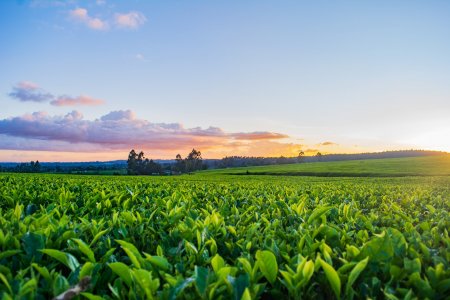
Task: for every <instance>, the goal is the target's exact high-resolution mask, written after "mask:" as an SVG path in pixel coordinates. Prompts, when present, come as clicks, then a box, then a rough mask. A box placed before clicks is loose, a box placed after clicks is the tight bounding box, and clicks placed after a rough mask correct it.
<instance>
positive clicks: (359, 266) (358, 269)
mask: <svg viewBox="0 0 450 300" xmlns="http://www.w3.org/2000/svg"><path fill="white" fill-rule="evenodd" d="M368 262H369V257H366V258H365V259H363V260H361V261H360V262H358V263H357V264H356V266H355V267H354V268H353V270H352V271H351V272H350V275H349V276H348V281H347V285H346V287H345V293H346V294H348V293H349V292H350V289H351V288H352V285H353V283H354V282H355V281H356V279H357V278H358V276H359V274H361V272H362V271H363V270H364V269H365V268H366V266H367V263H368Z"/></svg>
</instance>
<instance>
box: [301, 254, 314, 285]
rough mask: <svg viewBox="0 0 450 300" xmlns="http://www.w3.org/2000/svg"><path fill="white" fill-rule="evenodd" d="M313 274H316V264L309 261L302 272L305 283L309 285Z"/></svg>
mask: <svg viewBox="0 0 450 300" xmlns="http://www.w3.org/2000/svg"><path fill="white" fill-rule="evenodd" d="M313 273H314V262H313V261H312V260H308V261H307V262H306V264H305V266H304V267H303V270H302V275H303V278H304V282H305V283H307V282H308V281H309V280H310V279H311V277H312V275H313Z"/></svg>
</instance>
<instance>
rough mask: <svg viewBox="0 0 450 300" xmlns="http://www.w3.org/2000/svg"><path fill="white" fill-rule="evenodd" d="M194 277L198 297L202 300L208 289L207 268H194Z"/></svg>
mask: <svg viewBox="0 0 450 300" xmlns="http://www.w3.org/2000/svg"><path fill="white" fill-rule="evenodd" d="M194 277H195V285H196V287H197V290H198V292H199V294H200V296H202V298H204V297H205V296H206V289H207V287H208V278H209V270H208V269H207V268H203V267H198V266H195V270H194Z"/></svg>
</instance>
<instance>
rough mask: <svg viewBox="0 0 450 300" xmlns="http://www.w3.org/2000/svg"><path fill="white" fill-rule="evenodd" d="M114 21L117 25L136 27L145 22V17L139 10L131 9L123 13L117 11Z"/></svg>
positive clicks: (129, 27)
mask: <svg viewBox="0 0 450 300" xmlns="http://www.w3.org/2000/svg"><path fill="white" fill-rule="evenodd" d="M114 21H115V24H116V26H117V27H120V28H128V29H137V28H139V27H141V26H142V25H144V23H145V22H147V18H146V17H145V16H144V14H142V13H141V12H138V11H131V12H129V13H124V14H120V13H117V14H116V15H115V17H114Z"/></svg>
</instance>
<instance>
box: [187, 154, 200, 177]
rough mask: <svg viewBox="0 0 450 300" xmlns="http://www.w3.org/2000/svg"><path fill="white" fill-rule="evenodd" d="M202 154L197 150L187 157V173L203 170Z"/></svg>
mask: <svg viewBox="0 0 450 300" xmlns="http://www.w3.org/2000/svg"><path fill="white" fill-rule="evenodd" d="M202 165H203V163H202V153H201V152H200V151H197V150H195V149H192V151H191V152H190V153H189V154H188V156H187V157H186V172H192V171H196V170H201V169H202Z"/></svg>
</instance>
